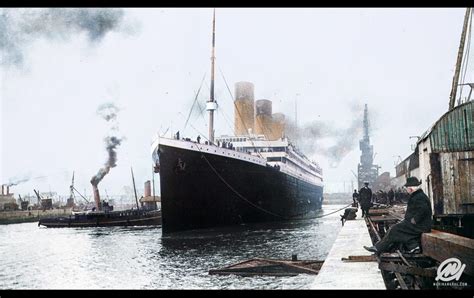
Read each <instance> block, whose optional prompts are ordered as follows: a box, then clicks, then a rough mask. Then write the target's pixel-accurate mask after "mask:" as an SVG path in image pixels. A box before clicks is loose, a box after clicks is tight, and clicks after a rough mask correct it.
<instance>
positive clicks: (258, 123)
mask: <svg viewBox="0 0 474 298" xmlns="http://www.w3.org/2000/svg"><path fill="white" fill-rule="evenodd" d="M255 107H256V110H257V111H256V116H255V134H257V135H265V136H266V137H267V139H269V137H270V135H271V134H272V127H271V126H272V102H271V101H270V100H268V99H259V100H257V101H256V102H255Z"/></svg>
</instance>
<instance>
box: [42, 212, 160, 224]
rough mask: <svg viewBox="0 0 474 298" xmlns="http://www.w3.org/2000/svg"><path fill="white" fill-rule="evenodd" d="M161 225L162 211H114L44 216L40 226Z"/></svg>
mask: <svg viewBox="0 0 474 298" xmlns="http://www.w3.org/2000/svg"><path fill="white" fill-rule="evenodd" d="M149 225H161V212H160V211H139V212H137V211H136V210H132V211H130V210H127V211H113V212H108V213H104V212H101V213H100V212H99V213H90V214H72V215H70V216H60V217H49V218H42V219H40V220H39V222H38V226H45V227H48V228H66V227H71V228H73V227H76V228H78V227H81V228H83V227H114V226H149Z"/></svg>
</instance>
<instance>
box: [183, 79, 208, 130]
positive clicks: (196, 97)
mask: <svg viewBox="0 0 474 298" xmlns="http://www.w3.org/2000/svg"><path fill="white" fill-rule="evenodd" d="M205 78H206V73H204V76H203V77H202V80H201V85H199V89H198V91H197V92H196V96H195V97H194V101H193V105H192V106H191V109H190V110H189V114H188V118H187V119H186V123H185V124H184V128H183V131H184V130H185V129H186V126H187V125H188V121H189V118H191V113H192V112H193V109H194V105H195V104H196V101H197V99H198V97H199V92H201V87H202V83H203V82H204V79H205Z"/></svg>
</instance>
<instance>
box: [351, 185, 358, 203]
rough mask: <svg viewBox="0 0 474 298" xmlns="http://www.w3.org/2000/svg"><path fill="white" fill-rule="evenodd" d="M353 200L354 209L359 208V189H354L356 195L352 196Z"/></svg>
mask: <svg viewBox="0 0 474 298" xmlns="http://www.w3.org/2000/svg"><path fill="white" fill-rule="evenodd" d="M352 200H353V201H354V203H353V204H352V207H357V206H358V205H357V204H358V202H359V193H358V192H357V189H354V193H353V194H352Z"/></svg>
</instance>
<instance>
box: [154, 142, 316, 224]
mask: <svg viewBox="0 0 474 298" xmlns="http://www.w3.org/2000/svg"><path fill="white" fill-rule="evenodd" d="M158 152H159V157H158V158H159V165H160V185H161V204H162V206H161V208H162V227H163V233H170V232H177V231H183V230H191V229H202V228H210V227H217V226H229V225H238V224H242V223H255V222H268V221H283V220H290V219H304V218H311V217H314V216H315V215H316V214H317V213H318V211H319V210H320V209H321V204H322V194H323V187H322V186H319V185H315V184H311V183H308V182H306V181H303V180H301V179H297V178H295V177H293V176H290V175H288V174H286V173H283V172H282V171H280V170H279V169H277V168H274V167H271V166H268V165H267V166H265V165H261V164H256V163H252V162H249V161H244V160H241V159H236V158H229V157H225V156H220V155H216V154H212V153H206V152H201V151H194V150H188V149H186V148H179V147H175V146H169V145H164V144H159V145H158Z"/></svg>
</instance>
